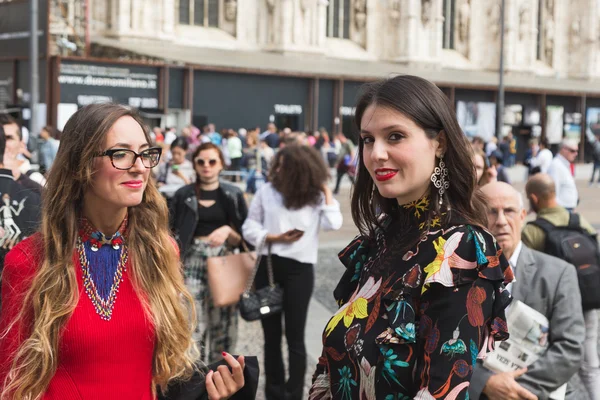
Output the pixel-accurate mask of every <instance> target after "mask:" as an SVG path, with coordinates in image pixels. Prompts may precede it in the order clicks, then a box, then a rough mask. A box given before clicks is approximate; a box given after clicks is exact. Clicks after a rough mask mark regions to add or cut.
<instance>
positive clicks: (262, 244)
mask: <svg viewBox="0 0 600 400" xmlns="http://www.w3.org/2000/svg"><path fill="white" fill-rule="evenodd" d="M266 241H267V235H265V237H264V238H262V239H261V241H260V242H259V244H258V247H257V249H256V262H255V263H254V269H253V270H252V274H251V275H250V276H249V277H248V281H247V282H246V289H245V290H244V294H243V296H244V297H248V295H249V293H250V291H252V285H254V280H255V279H256V273H257V272H258V267H259V266H260V261H261V259H262V250H263V248H264V247H265V244H266ZM268 246H269V250H268V252H269V253H268V255H267V274H268V276H269V286H271V287H275V277H274V275H273V263H272V261H271V243H269V244H268Z"/></svg>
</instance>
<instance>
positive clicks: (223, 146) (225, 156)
mask: <svg viewBox="0 0 600 400" xmlns="http://www.w3.org/2000/svg"><path fill="white" fill-rule="evenodd" d="M228 138H229V129H222V130H221V145H220V147H221V151H222V152H223V159H224V160H225V169H229V167H230V166H231V157H230V156H229V146H228V145H227V140H228Z"/></svg>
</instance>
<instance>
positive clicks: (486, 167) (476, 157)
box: [473, 150, 497, 187]
mask: <svg viewBox="0 0 600 400" xmlns="http://www.w3.org/2000/svg"><path fill="white" fill-rule="evenodd" d="M473 165H474V166H475V176H476V180H477V186H479V187H481V186H484V185H487V184H488V183H491V182H496V180H497V179H496V176H497V171H496V168H495V167H493V166H491V165H490V162H489V160H488V158H487V156H486V155H485V153H484V152H483V151H481V150H475V151H474V153H473Z"/></svg>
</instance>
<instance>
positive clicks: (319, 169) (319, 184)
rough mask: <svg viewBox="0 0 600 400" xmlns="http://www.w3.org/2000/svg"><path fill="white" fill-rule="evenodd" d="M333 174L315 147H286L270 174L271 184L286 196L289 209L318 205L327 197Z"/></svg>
mask: <svg viewBox="0 0 600 400" xmlns="http://www.w3.org/2000/svg"><path fill="white" fill-rule="evenodd" d="M328 177H329V171H328V170H327V166H326V165H325V161H323V157H322V156H321V154H320V153H319V152H318V151H317V150H315V149H313V148H312V147H308V146H302V145H291V146H286V147H284V148H283V149H281V150H279V151H278V152H277V154H275V157H274V159H273V165H272V166H271V169H270V170H269V180H270V182H271V184H272V185H273V187H274V188H275V189H276V190H277V191H278V192H279V193H281V195H282V196H283V203H284V205H285V207H286V208H288V209H291V210H293V209H299V208H302V207H304V206H308V205H316V204H317V203H318V202H319V200H320V199H321V195H322V194H323V185H324V184H325V182H327V178H328Z"/></svg>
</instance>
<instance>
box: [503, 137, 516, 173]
mask: <svg viewBox="0 0 600 400" xmlns="http://www.w3.org/2000/svg"><path fill="white" fill-rule="evenodd" d="M506 140H507V142H508V165H507V166H508V167H509V168H511V167H514V166H515V164H516V161H517V139H515V137H514V135H513V134H512V132H508V134H507V135H506ZM505 158H506V157H505Z"/></svg>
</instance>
